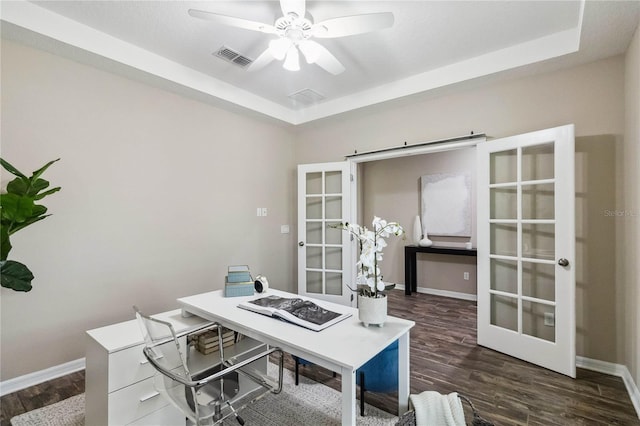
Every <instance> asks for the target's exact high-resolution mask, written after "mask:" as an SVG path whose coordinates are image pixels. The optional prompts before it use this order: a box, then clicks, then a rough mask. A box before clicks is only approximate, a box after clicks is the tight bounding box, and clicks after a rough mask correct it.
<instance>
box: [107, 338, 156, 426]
mask: <svg viewBox="0 0 640 426" xmlns="http://www.w3.org/2000/svg"><path fill="white" fill-rule="evenodd" d="M143 347H144V345H137V346H133V347H131V348H127V349H123V350H121V351H118V352H114V353H112V354H111V355H110V356H109V390H108V391H109V392H114V391H117V390H118V389H122V388H124V387H126V386H129V385H130V384H133V383H136V382H139V381H140V380H144V379H146V378H148V377H151V376H153V373H154V372H155V369H154V368H153V366H152V365H151V364H149V361H147V358H145V356H144V354H143V353H142V348H143ZM123 424H124V423H123Z"/></svg>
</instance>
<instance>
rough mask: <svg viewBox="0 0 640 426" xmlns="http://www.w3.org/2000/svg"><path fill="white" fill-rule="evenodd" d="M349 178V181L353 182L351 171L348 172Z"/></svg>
mask: <svg viewBox="0 0 640 426" xmlns="http://www.w3.org/2000/svg"><path fill="white" fill-rule="evenodd" d="M349 178H350V179H351V182H353V173H350V174H349Z"/></svg>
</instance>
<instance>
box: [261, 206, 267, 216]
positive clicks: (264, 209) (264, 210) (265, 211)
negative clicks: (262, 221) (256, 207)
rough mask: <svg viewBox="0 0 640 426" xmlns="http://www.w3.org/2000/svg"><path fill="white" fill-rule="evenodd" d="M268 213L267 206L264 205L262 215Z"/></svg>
mask: <svg viewBox="0 0 640 426" xmlns="http://www.w3.org/2000/svg"><path fill="white" fill-rule="evenodd" d="M266 215H267V208H266V207H263V208H262V216H266Z"/></svg>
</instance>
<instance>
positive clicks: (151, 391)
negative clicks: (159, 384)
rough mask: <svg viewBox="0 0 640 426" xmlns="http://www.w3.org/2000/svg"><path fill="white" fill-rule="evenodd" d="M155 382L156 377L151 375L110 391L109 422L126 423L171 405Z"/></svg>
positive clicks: (113, 423) (111, 423)
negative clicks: (155, 386)
mask: <svg viewBox="0 0 640 426" xmlns="http://www.w3.org/2000/svg"><path fill="white" fill-rule="evenodd" d="M153 382H154V378H153V377H150V378H148V379H146V380H143V381H141V382H138V383H135V384H133V385H131V386H127V387H126V388H123V389H120V390H118V391H116V392H113V393H110V394H109V424H110V425H126V424H129V423H132V422H134V421H136V420H138V419H140V418H142V417H144V416H146V415H148V414H150V413H152V412H154V411H156V410H159V409H160V408H163V407H164V406H166V405H169V401H167V400H166V399H165V398H164V397H163V396H162V395H160V394H159V393H158V391H156V389H155V388H154V387H153Z"/></svg>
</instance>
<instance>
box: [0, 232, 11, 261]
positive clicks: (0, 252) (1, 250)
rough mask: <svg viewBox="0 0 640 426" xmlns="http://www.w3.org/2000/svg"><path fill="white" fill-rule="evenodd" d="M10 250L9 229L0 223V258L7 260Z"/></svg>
mask: <svg viewBox="0 0 640 426" xmlns="http://www.w3.org/2000/svg"><path fill="white" fill-rule="evenodd" d="M10 251H11V241H9V229H8V228H7V227H6V226H2V225H0V260H7V257H8V256H9V252H10Z"/></svg>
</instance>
